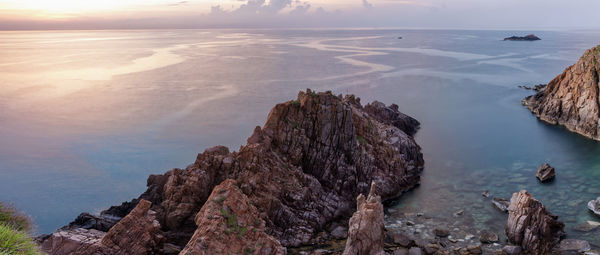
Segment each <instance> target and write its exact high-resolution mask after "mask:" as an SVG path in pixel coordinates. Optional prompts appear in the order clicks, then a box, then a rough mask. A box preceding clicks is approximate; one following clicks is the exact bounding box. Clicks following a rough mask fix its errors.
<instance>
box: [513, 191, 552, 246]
mask: <svg viewBox="0 0 600 255" xmlns="http://www.w3.org/2000/svg"><path fill="white" fill-rule="evenodd" d="M557 219H558V217H557V216H555V215H552V214H551V213H550V212H548V211H547V210H546V207H544V205H542V203H540V202H539V201H537V200H535V198H533V196H532V195H531V194H529V193H527V191H525V190H522V191H520V192H518V193H514V194H513V196H512V198H511V199H510V206H509V207H508V221H507V223H506V228H505V232H506V236H507V237H508V240H509V242H510V243H512V244H515V245H519V246H521V247H522V248H523V250H525V251H528V252H529V253H531V254H540V255H541V254H550V253H552V252H553V251H555V249H556V247H557V245H558V244H559V241H560V238H561V236H562V235H563V234H564V224H563V223H562V222H560V221H558V220H557Z"/></svg>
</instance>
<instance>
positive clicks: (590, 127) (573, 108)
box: [522, 46, 600, 140]
mask: <svg viewBox="0 0 600 255" xmlns="http://www.w3.org/2000/svg"><path fill="white" fill-rule="evenodd" d="M599 60H600V46H598V47H596V48H592V49H590V50H587V51H586V52H585V53H584V54H583V56H582V57H581V58H580V59H579V61H577V63H576V64H574V65H572V66H570V67H568V68H567V69H565V71H564V72H563V73H562V74H560V75H559V76H557V77H556V78H554V80H552V81H551V82H550V83H548V86H547V87H546V88H545V89H543V90H540V91H539V92H538V93H537V94H535V95H532V96H529V97H527V98H525V99H523V101H522V103H523V105H524V106H526V107H527V108H529V110H531V111H532V112H533V113H534V114H535V115H536V116H537V117H538V118H539V119H540V120H542V121H545V122H548V123H550V124H555V125H561V126H564V127H566V128H567V129H569V130H570V131H572V132H575V133H579V134H582V135H584V136H587V137H589V138H592V139H595V140H600V127H599V125H598V124H599V123H600V98H599V95H600V94H599V89H598V88H599V85H600V82H599V80H600V79H599V77H600V75H599V73H600V61H599Z"/></svg>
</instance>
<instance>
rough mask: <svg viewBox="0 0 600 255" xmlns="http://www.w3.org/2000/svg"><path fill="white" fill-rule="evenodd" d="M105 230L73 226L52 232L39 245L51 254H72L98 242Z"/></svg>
mask: <svg viewBox="0 0 600 255" xmlns="http://www.w3.org/2000/svg"><path fill="white" fill-rule="evenodd" d="M104 235H106V233H105V232H102V231H98V230H95V229H84V228H74V229H68V230H60V231H57V232H54V233H52V235H50V236H49V237H48V238H47V239H46V240H44V241H43V243H42V245H41V247H40V248H41V250H42V251H44V252H46V253H48V254H53V255H67V254H73V253H74V252H75V251H76V250H78V249H81V248H82V247H88V246H92V245H95V244H98V243H100V240H102V237H104Z"/></svg>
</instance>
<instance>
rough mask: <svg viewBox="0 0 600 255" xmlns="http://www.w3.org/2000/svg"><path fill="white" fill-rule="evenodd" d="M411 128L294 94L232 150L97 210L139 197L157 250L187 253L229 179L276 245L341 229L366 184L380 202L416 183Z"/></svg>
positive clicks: (384, 110) (391, 113)
mask: <svg viewBox="0 0 600 255" xmlns="http://www.w3.org/2000/svg"><path fill="white" fill-rule="evenodd" d="M418 125H419V123H418V122H417V121H416V120H414V119H413V118H411V117H408V116H406V115H404V114H402V113H400V112H399V111H398V107H397V106H395V105H392V106H390V107H387V106H385V105H384V104H382V103H378V102H374V103H371V104H368V105H366V106H364V107H363V106H362V105H361V104H360V99H358V98H355V97H354V96H346V97H344V98H342V97H341V96H335V95H332V94H331V93H330V92H327V93H314V92H312V91H310V90H308V91H307V92H300V93H299V95H298V98H297V99H296V100H294V101H289V102H286V103H282V104H278V105H276V106H275V107H274V108H273V109H272V110H271V112H270V113H269V116H268V118H267V121H266V123H265V125H264V126H263V127H262V128H261V127H256V129H255V130H254V132H253V134H252V136H251V137H250V138H248V143H247V144H246V145H245V146H242V147H241V148H240V150H239V152H229V150H228V149H227V148H226V147H223V146H217V147H213V148H210V149H208V150H206V151H205V152H204V153H201V154H199V155H198V157H197V158H196V161H195V162H194V164H192V165H190V166H188V167H187V168H186V169H173V170H171V171H169V172H167V173H165V174H163V175H153V176H150V177H149V178H148V189H147V191H146V192H145V193H144V194H142V195H141V196H140V198H139V199H136V200H133V201H132V202H129V203H124V204H123V205H121V206H117V207H112V208H110V209H109V210H107V211H105V214H107V215H114V216H118V217H123V216H125V215H127V214H128V213H129V211H131V209H132V208H133V207H135V206H136V204H137V203H138V201H140V199H144V200H147V201H149V202H151V203H152V208H151V209H152V211H154V212H156V218H157V220H158V222H159V224H160V230H161V232H160V237H161V238H163V237H164V238H163V239H161V243H162V246H163V248H162V250H161V248H160V247H159V248H156V250H160V252H161V253H168V252H167V251H170V252H171V253H174V252H175V251H178V250H181V249H182V248H183V247H184V246H186V245H187V247H188V248H189V249H193V246H191V247H192V248H190V244H188V241H189V240H190V238H191V237H192V235H193V234H194V232H196V235H195V237H196V238H197V235H199V234H198V233H199V232H198V231H200V228H198V229H197V226H196V224H195V223H198V222H199V221H200V222H202V221H201V220H200V219H198V218H197V217H199V216H197V215H200V214H202V213H203V212H205V211H206V210H210V209H205V208H203V206H211V205H214V204H213V203H212V202H207V199H208V198H209V195H210V194H211V192H213V188H214V187H215V186H217V185H219V184H220V183H222V182H223V181H225V180H226V179H232V180H235V183H237V185H236V186H238V187H239V190H240V191H241V193H243V195H244V196H245V198H244V201H247V203H248V205H249V206H250V207H252V208H255V209H256V214H257V215H258V216H259V217H260V220H261V221H264V232H265V233H266V234H268V235H270V236H272V237H273V238H274V240H277V241H279V242H280V243H281V245H283V246H298V245H301V244H306V243H309V242H310V241H311V239H312V238H313V237H315V236H316V234H317V233H319V232H320V231H327V230H328V229H327V228H328V227H329V226H331V225H332V224H333V223H338V225H346V222H347V220H348V218H349V217H350V216H351V215H352V213H353V212H354V210H355V207H354V203H355V202H354V199H355V198H356V197H357V196H358V195H359V194H367V192H369V187H370V184H371V183H372V182H375V183H376V185H375V186H376V187H377V190H375V192H376V193H377V194H379V195H380V196H381V197H382V199H384V200H385V199H391V198H394V197H397V196H398V195H400V194H401V193H402V192H405V191H407V190H409V189H411V188H413V187H414V186H416V185H418V183H419V173H420V171H421V170H422V168H423V157H422V154H421V152H420V147H419V146H418V145H417V144H416V143H415V141H414V139H413V137H412V135H413V134H414V133H415V132H416V130H417V129H418ZM225 201H227V200H225ZM199 212H200V214H199ZM238 217H239V216H238ZM194 219H196V220H194ZM96 220H97V219H96ZM261 224H262V223H261ZM95 225H98V224H86V223H85V222H84V223H81V224H79V225H71V226H69V228H71V229H72V228H77V227H82V226H87V227H88V228H93V226H95ZM89 226H92V227H89ZM199 227H201V226H199ZM113 228H114V227H113ZM257 230H260V231H263V228H260V229H257ZM110 231H112V229H111V230H110ZM110 231H109V233H110ZM49 246H51V245H49ZM177 247H179V248H177ZM188 248H186V249H188Z"/></svg>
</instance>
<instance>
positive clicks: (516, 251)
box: [502, 245, 523, 255]
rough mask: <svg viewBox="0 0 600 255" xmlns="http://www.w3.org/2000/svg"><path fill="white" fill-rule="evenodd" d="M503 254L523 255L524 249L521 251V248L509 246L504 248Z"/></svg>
mask: <svg viewBox="0 0 600 255" xmlns="http://www.w3.org/2000/svg"><path fill="white" fill-rule="evenodd" d="M502 253H503V254H506V255H522V254H523V249H521V246H516V245H507V246H504V247H503V248H502Z"/></svg>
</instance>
